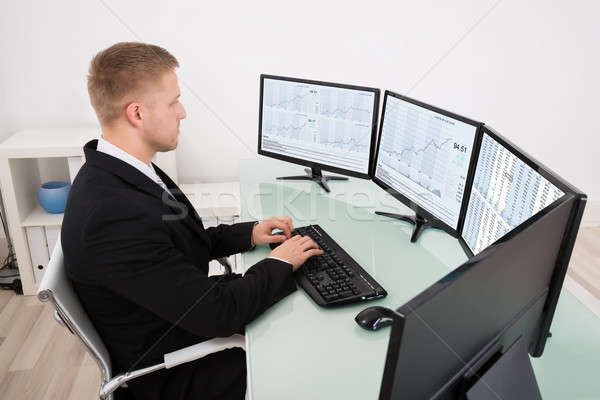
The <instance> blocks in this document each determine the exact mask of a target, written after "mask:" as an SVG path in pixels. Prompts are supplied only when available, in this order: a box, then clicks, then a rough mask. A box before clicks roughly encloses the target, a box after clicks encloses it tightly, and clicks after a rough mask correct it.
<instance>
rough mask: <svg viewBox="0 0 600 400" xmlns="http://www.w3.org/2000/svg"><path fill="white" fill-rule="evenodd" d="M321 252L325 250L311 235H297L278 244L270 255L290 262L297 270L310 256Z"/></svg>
mask: <svg viewBox="0 0 600 400" xmlns="http://www.w3.org/2000/svg"><path fill="white" fill-rule="evenodd" d="M320 254H323V250H321V249H320V248H319V246H317V244H316V243H315V242H314V241H313V240H312V239H311V238H310V237H308V236H300V235H296V236H292V238H291V239H288V240H286V241H285V242H283V243H282V244H281V245H279V246H277V247H276V248H275V249H274V250H273V251H271V254H270V256H271V257H275V258H279V259H282V260H285V261H287V262H289V263H290V264H292V267H293V269H294V271H296V270H297V269H298V268H300V267H301V266H302V264H304V263H305V262H306V260H308V259H309V258H310V257H312V256H318V255H320Z"/></svg>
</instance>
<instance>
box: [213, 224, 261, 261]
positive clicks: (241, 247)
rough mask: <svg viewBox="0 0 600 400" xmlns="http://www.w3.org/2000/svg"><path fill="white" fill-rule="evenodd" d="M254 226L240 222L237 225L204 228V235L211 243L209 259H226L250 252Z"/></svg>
mask: <svg viewBox="0 0 600 400" xmlns="http://www.w3.org/2000/svg"><path fill="white" fill-rule="evenodd" d="M254 224H255V222H241V223H239V224H233V225H225V224H221V225H218V226H216V227H211V228H206V233H207V234H208V236H209V237H210V242H211V243H212V250H211V253H210V258H211V259H215V258H219V257H227V256H230V255H232V254H236V253H243V252H244V251H248V250H250V249H251V248H252V229H253V228H254Z"/></svg>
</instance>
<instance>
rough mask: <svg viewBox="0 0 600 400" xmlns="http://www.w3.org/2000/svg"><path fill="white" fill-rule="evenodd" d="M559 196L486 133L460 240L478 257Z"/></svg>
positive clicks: (555, 190) (540, 176)
mask: <svg viewBox="0 0 600 400" xmlns="http://www.w3.org/2000/svg"><path fill="white" fill-rule="evenodd" d="M562 195H564V192H563V191H562V190H560V189H559V188H557V187H556V186H554V185H553V184H552V183H550V182H549V181H548V180H547V179H546V178H544V177H543V176H542V175H540V174H539V173H538V172H536V171H535V170H534V169H533V168H532V167H530V166H529V165H527V164H526V163H525V162H523V161H522V160H521V159H520V158H519V157H518V156H517V155H516V154H514V153H512V152H511V151H510V150H509V149H507V148H506V147H505V146H503V145H502V144H501V143H499V142H498V141H497V140H495V139H494V138H493V137H492V136H491V135H490V133H489V131H488V130H487V129H486V130H484V134H483V139H482V142H481V146H480V150H479V157H478V160H477V167H476V169H475V177H474V180H473V185H472V188H471V194H470V196H469V202H468V205H467V212H466V217H465V223H464V225H463V228H462V237H463V239H464V241H465V243H466V244H467V245H468V246H469V249H470V250H471V251H472V252H473V254H477V253H479V252H481V251H482V250H483V249H485V248H486V247H488V246H489V245H490V244H492V243H494V242H495V241H496V240H498V239H499V238H501V237H502V236H504V235H505V234H506V233H507V232H509V231H510V230H512V229H513V228H515V227H516V226H518V225H519V224H521V223H522V222H523V221H525V220H527V219H528V218H529V217H531V216H533V215H534V214H536V213H537V212H538V211H540V210H542V209H543V208H545V207H546V206H548V205H549V204H551V203H553V202H554V201H555V200H556V199H558V198H559V197H561V196H562Z"/></svg>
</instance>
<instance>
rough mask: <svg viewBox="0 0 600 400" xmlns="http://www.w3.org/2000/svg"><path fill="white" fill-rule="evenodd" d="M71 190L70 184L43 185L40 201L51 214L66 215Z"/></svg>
mask: <svg viewBox="0 0 600 400" xmlns="http://www.w3.org/2000/svg"><path fill="white" fill-rule="evenodd" d="M69 190H71V184H70V183H69V182H60V181H52V182H46V183H42V186H40V189H39V190H38V201H39V202H40V205H41V206H42V207H43V208H44V210H46V211H48V212H49V213H52V214H60V213H64V212H65V208H66V207H67V197H68V196H69Z"/></svg>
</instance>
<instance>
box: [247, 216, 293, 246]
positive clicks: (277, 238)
mask: <svg viewBox="0 0 600 400" xmlns="http://www.w3.org/2000/svg"><path fill="white" fill-rule="evenodd" d="M273 229H281V230H282V231H283V234H279V235H273V234H272V232H273ZM293 230H294V225H293V224H292V219H291V218H290V217H271V218H269V219H266V220H264V221H262V222H261V223H259V224H256V225H255V226H254V228H253V229H252V242H253V243H254V244H255V245H256V246H263V245H265V244H269V243H281V242H284V241H285V240H287V239H289V238H290V237H291V236H292V231H293Z"/></svg>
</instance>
